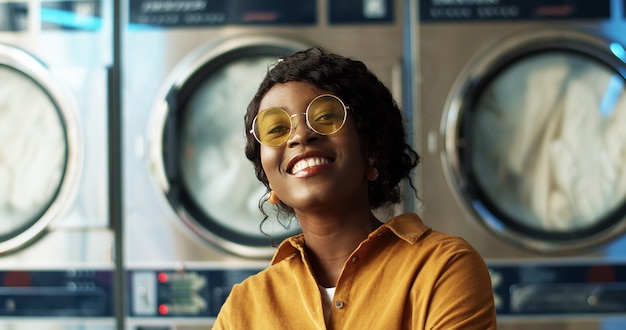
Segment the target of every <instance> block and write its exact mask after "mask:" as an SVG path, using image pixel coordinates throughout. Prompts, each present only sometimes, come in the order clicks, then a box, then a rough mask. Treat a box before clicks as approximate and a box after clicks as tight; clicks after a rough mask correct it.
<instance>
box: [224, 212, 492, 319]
mask: <svg viewBox="0 0 626 330" xmlns="http://www.w3.org/2000/svg"><path fill="white" fill-rule="evenodd" d="M271 264H272V265H271V266H270V267H268V268H267V269H265V270H263V271H261V272H260V273H258V274H256V275H254V276H251V277H249V278H247V279H246V280H244V281H243V282H242V283H240V284H237V285H235V286H234V287H233V289H232V292H231V293H230V295H229V297H228V298H227V300H226V302H225V304H224V305H223V306H222V309H221V311H220V313H219V315H218V317H217V320H216V323H215V325H214V329H246V330H249V329H264V330H265V329H297V330H303V329H327V328H328V329H442V330H452V329H463V330H468V329H496V313H495V308H494V301H493V290H492V287H491V280H490V277H489V272H488V269H487V266H486V265H485V262H484V261H483V259H482V258H481V257H480V255H479V254H478V253H477V252H476V251H475V250H474V249H473V248H472V247H471V246H470V245H469V244H468V243H467V242H466V241H465V240H463V239H462V238H459V237H456V236H451V235H448V234H444V233H441V232H437V231H434V230H432V229H430V228H429V227H427V226H426V225H424V224H423V222H422V221H421V219H420V218H419V216H418V215H417V214H413V213H407V214H403V215H400V216H397V217H395V218H393V219H391V220H389V221H388V222H387V223H386V224H384V225H382V226H381V227H379V228H378V229H377V230H375V231H374V232H372V233H371V234H370V235H369V237H368V238H367V239H366V240H364V241H363V242H361V244H360V245H359V246H358V248H357V249H356V250H355V251H354V252H353V253H352V255H351V256H350V258H348V260H347V261H346V263H345V265H344V267H343V270H342V272H341V275H340V277H339V280H338V282H337V287H336V291H335V296H334V299H333V303H332V306H331V312H330V318H329V323H328V327H327V325H326V324H325V321H324V313H323V310H322V296H321V293H320V289H319V287H318V285H317V283H316V281H315V278H314V277H313V275H312V274H313V273H312V272H311V269H310V265H309V262H308V261H307V258H306V254H305V253H304V237H303V236H302V235H298V236H294V237H291V238H289V239H287V240H285V241H284V242H282V243H281V245H280V246H279V248H278V251H277V252H276V254H275V255H274V258H273V260H272V263H271Z"/></svg>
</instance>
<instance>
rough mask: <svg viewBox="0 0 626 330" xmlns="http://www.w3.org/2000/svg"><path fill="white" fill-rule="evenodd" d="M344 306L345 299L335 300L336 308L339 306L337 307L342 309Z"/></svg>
mask: <svg viewBox="0 0 626 330" xmlns="http://www.w3.org/2000/svg"><path fill="white" fill-rule="evenodd" d="M343 306H344V303H343V301H341V300H337V301H335V308H337V309H342V308H343Z"/></svg>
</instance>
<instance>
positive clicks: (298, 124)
mask: <svg viewBox="0 0 626 330" xmlns="http://www.w3.org/2000/svg"><path fill="white" fill-rule="evenodd" d="M291 120H292V122H291V125H292V126H291V127H292V128H291V136H290V137H289V140H287V144H288V145H295V144H307V143H309V142H310V141H311V139H317V137H318V134H317V133H315V132H314V131H313V130H312V129H311V128H309V126H308V125H307V123H306V117H305V115H304V114H302V115H298V116H294V117H292V118H291Z"/></svg>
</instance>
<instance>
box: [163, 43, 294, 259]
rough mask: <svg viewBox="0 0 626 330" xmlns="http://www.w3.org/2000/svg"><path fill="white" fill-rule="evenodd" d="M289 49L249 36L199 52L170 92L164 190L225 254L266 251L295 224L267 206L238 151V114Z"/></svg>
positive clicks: (240, 141) (191, 224) (242, 133)
mask: <svg viewBox="0 0 626 330" xmlns="http://www.w3.org/2000/svg"><path fill="white" fill-rule="evenodd" d="M295 50H296V49H294V48H288V47H285V46H276V45H271V44H269V45H266V44H262V43H258V42H255V43H253V44H246V45H244V46H241V47H236V48H233V49H231V50H229V51H226V52H224V53H221V54H219V55H217V56H214V57H210V58H208V59H206V60H205V61H204V62H203V64H202V65H201V66H199V67H198V68H197V70H194V72H193V74H192V75H190V76H189V77H188V78H187V79H186V80H185V82H184V83H183V84H181V85H180V87H179V88H176V89H173V90H172V91H170V94H169V97H168V108H169V115H168V116H167V120H166V122H165V126H164V127H165V131H164V135H163V150H162V157H163V162H164V170H165V173H166V177H167V180H168V186H169V189H168V191H167V196H168V199H169V201H170V204H172V206H173V207H174V209H176V210H177V212H178V214H179V216H180V217H181V218H182V220H183V221H184V222H185V223H186V225H187V226H189V227H191V229H192V230H193V231H194V232H195V233H196V234H198V235H199V236H201V237H202V238H204V239H205V240H207V241H209V242H210V243H213V244H214V245H217V246H219V247H221V248H223V249H225V250H227V251H229V252H231V253H234V254H237V255H241V256H246V257H268V256H271V255H272V254H273V252H274V248H273V247H272V242H273V243H275V244H277V243H279V242H280V241H282V240H283V239H285V238H286V237H288V236H291V235H293V234H295V233H298V232H299V231H300V229H299V226H298V225H297V223H296V222H295V221H294V219H280V218H279V217H278V214H277V213H276V211H274V210H272V208H271V207H266V208H264V210H265V211H266V212H267V213H268V214H269V218H268V220H267V221H264V222H263V225H262V226H261V223H262V220H263V215H262V214H261V211H260V210H259V202H260V200H261V199H262V198H263V196H264V195H265V194H266V189H265V187H264V186H263V184H262V183H261V182H259V181H258V179H257V178H256V176H255V173H254V167H253V166H252V163H251V162H250V161H249V160H248V159H247V158H246V157H245V154H244V148H245V129H244V121H243V118H244V115H245V113H246V109H247V106H248V103H249V102H250V100H251V99H252V97H253V96H254V93H255V92H256V90H257V88H258V86H259V84H260V82H261V80H262V79H263V77H264V76H265V73H266V72H267V70H268V67H269V66H271V65H272V64H273V63H275V62H276V61H277V60H278V58H279V56H281V55H287V54H289V53H292V52H293V51H295Z"/></svg>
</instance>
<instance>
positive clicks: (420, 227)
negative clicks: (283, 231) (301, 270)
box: [271, 213, 431, 265]
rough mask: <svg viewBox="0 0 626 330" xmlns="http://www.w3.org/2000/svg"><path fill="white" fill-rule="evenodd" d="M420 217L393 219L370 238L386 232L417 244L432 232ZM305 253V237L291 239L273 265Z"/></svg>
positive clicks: (406, 215) (408, 216)
mask: <svg viewBox="0 0 626 330" xmlns="http://www.w3.org/2000/svg"><path fill="white" fill-rule="evenodd" d="M430 230H431V229H430V227H428V226H426V225H425V224H424V222H423V221H422V219H421V218H420V217H419V215H417V214H415V213H404V214H400V215H398V216H396V217H393V218H391V219H390V220H389V221H387V222H386V223H384V224H383V225H382V226H380V227H378V229H376V230H374V231H373V232H372V233H370V235H369V237H370V238H371V237H375V236H379V235H381V234H384V233H385V232H388V231H390V232H392V233H393V234H395V235H396V236H397V237H398V238H400V239H402V240H404V241H405V242H407V243H409V244H415V243H416V242H417V241H418V240H419V239H420V238H422V237H423V236H424V235H425V234H426V233H428V232H429V231H430ZM303 252H304V235H302V234H299V235H296V236H292V237H289V238H288V239H286V240H284V241H283V242H282V243H280V245H279V246H278V251H276V254H274V258H272V263H271V264H272V265H273V264H276V263H278V262H280V261H282V260H285V259H288V258H293V257H295V256H296V255H298V254H301V253H303Z"/></svg>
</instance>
